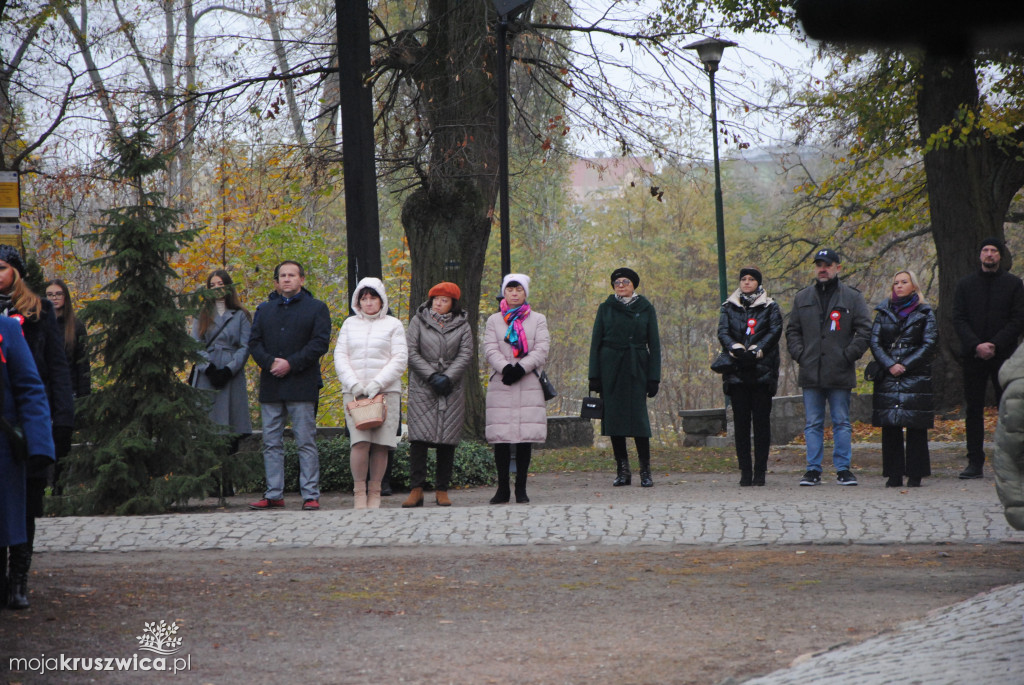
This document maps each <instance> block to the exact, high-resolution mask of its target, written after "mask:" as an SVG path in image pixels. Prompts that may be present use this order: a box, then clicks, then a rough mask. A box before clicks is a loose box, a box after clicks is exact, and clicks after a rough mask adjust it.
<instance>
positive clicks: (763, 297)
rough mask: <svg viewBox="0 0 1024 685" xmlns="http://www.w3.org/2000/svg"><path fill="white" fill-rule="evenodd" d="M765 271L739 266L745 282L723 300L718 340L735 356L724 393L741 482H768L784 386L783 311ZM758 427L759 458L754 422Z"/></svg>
mask: <svg viewBox="0 0 1024 685" xmlns="http://www.w3.org/2000/svg"><path fill="white" fill-rule="evenodd" d="M762 280H763V279H762V277H761V272H760V271H758V270H757V269H755V268H753V267H746V268H743V269H740V286H739V288H737V289H736V290H735V291H734V292H733V294H732V295H730V296H729V299H728V300H726V301H725V302H724V303H723V304H722V313H721V315H720V316H719V317H718V340H719V341H720V342H721V343H722V348H723V349H724V350H725V351H726V352H728V353H729V354H730V355H731V356H732V358H733V360H734V362H735V369H734V370H733V371H731V372H729V373H726V374H724V376H723V379H722V380H723V382H724V384H725V394H726V395H728V396H729V397H730V398H731V399H732V412H733V418H734V419H735V423H736V460H737V462H739V467H740V485H742V486H748V485H764V474H765V471H766V470H767V468H768V449H769V447H770V446H771V442H772V425H771V414H772V397H774V396H775V391H776V390H777V389H778V386H779V340H780V339H781V338H782V312H781V311H780V310H779V305H778V304H777V303H776V302H775V300H773V299H772V298H770V297H768V293H767V292H765V289H764V287H763V286H762ZM751 423H753V428H754V461H753V464H751V460H750V428H751Z"/></svg>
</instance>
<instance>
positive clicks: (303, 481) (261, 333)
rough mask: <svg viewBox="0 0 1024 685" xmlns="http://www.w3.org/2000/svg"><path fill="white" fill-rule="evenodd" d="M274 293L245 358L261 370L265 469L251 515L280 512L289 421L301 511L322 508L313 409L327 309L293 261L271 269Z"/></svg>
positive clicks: (256, 321)
mask: <svg viewBox="0 0 1024 685" xmlns="http://www.w3.org/2000/svg"><path fill="white" fill-rule="evenodd" d="M274 282H275V284H276V290H275V291H274V292H272V293H271V294H270V297H269V298H267V301H266V302H264V303H263V304H261V305H260V306H259V307H258V308H257V309H256V315H255V316H254V317H253V321H252V332H251V333H250V335H249V353H250V354H251V355H252V358H253V360H255V362H256V363H257V364H259V367H260V413H261V415H262V417H263V466H264V468H265V469H266V473H267V490H266V492H265V493H264V495H263V499H261V500H260V501H258V502H253V503H252V504H250V505H249V507H250V508H251V509H280V508H283V507H284V424H285V421H286V420H287V419H288V417H289V416H290V417H291V421H292V430H293V431H294V433H295V442H296V443H297V444H298V448H299V488H300V490H301V492H302V508H303V509H305V510H308V511H316V510H318V509H319V508H320V487H319V482H320V457H319V454H318V453H317V449H316V404H317V401H318V400H319V398H320V388H321V387H323V379H322V378H321V376H320V357H322V356H323V355H324V353H325V352H327V348H328V346H329V345H330V340H331V315H330V313H329V312H328V311H327V305H325V304H324V303H323V302H321V301H320V300H317V299H316V298H314V297H313V295H312V293H310V292H309V291H308V290H306V289H305V288H304V287H303V286H304V285H305V283H306V274H305V271H303V269H302V265H301V264H299V263H298V262H294V261H291V260H287V261H283V262H281V263H280V264H278V265H277V266H276V267H275V268H274Z"/></svg>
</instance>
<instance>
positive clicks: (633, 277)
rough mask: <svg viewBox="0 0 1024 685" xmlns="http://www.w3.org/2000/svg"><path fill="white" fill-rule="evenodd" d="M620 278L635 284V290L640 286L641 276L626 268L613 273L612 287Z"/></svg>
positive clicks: (623, 267) (620, 268)
mask: <svg viewBox="0 0 1024 685" xmlns="http://www.w3.org/2000/svg"><path fill="white" fill-rule="evenodd" d="M620 278H628V279H629V280H630V281H631V282H632V283H633V287H634V288H636V287H637V286H639V285H640V275H639V274H638V273H637V272H635V271H633V270H632V269H630V268H627V267H625V266H622V267H619V268H618V269H616V270H615V271H613V272H612V285H615V281H617V280H619V279H620Z"/></svg>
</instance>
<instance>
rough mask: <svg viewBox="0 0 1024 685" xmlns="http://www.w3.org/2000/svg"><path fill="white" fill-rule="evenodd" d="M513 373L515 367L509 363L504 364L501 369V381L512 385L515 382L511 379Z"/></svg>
mask: <svg viewBox="0 0 1024 685" xmlns="http://www.w3.org/2000/svg"><path fill="white" fill-rule="evenodd" d="M513 374H515V367H514V366H512V365H511V364H505V368H504V369H502V370H501V382H502V383H504V384H505V385H512V384H513V383H515V381H514V380H512V376H513Z"/></svg>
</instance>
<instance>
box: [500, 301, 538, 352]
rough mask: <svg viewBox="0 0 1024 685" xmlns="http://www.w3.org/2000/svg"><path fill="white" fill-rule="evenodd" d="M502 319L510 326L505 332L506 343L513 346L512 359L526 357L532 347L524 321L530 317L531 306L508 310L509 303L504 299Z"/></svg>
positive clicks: (525, 304) (501, 306)
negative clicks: (527, 337)
mask: <svg viewBox="0 0 1024 685" xmlns="http://www.w3.org/2000/svg"><path fill="white" fill-rule="evenodd" d="M499 309H501V318H503V319H504V320H505V323H506V324H508V329H506V331H505V342H507V343H508V344H509V345H511V346H512V357H513V358H515V359H519V358H520V357H525V356H526V353H527V352H529V351H530V345H529V343H528V342H527V340H526V331H525V330H523V319H525V318H526V317H528V316H529V315H530V305H529V304H528V303H526V302H524V303H523V304H521V305H519V306H518V307H516V308H515V309H509V308H508V301H507V300H505V299H504V298H502V300H501V305H500V306H499Z"/></svg>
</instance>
